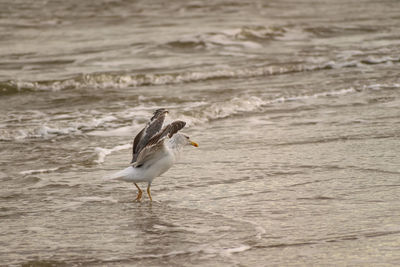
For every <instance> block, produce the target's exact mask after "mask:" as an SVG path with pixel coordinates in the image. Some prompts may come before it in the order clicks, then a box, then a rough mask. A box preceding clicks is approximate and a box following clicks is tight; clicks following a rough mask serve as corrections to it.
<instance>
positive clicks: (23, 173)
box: [19, 167, 61, 175]
mask: <svg viewBox="0 0 400 267" xmlns="http://www.w3.org/2000/svg"><path fill="white" fill-rule="evenodd" d="M60 168H61V167H57V168H50V169H38V170H27V171H22V172H19V173H20V174H22V175H27V174H38V173H49V172H54V171H57V170H59V169H60Z"/></svg>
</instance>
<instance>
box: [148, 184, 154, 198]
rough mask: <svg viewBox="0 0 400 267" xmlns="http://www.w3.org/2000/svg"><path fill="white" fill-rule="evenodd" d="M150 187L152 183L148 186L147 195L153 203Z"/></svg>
mask: <svg viewBox="0 0 400 267" xmlns="http://www.w3.org/2000/svg"><path fill="white" fill-rule="evenodd" d="M150 186H151V183H148V185H147V194H148V195H149V198H150V202H153V199H152V198H151V194H150Z"/></svg>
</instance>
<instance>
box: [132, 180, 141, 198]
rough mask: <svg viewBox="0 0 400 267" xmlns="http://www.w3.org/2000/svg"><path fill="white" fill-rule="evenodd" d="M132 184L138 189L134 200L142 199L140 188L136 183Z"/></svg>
mask: <svg viewBox="0 0 400 267" xmlns="http://www.w3.org/2000/svg"><path fill="white" fill-rule="evenodd" d="M133 184H134V185H135V186H136V188H137V189H138V193H137V196H136V199H135V201H139V202H140V200H141V199H142V189H140V187H139V186H138V185H137V184H136V183H133Z"/></svg>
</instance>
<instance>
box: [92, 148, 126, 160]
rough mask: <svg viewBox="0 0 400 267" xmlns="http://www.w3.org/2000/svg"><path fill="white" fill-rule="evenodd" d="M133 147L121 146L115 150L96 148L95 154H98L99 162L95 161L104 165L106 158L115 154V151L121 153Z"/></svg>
mask: <svg viewBox="0 0 400 267" xmlns="http://www.w3.org/2000/svg"><path fill="white" fill-rule="evenodd" d="M130 147H131V144H125V145H119V146H116V147H113V148H110V149H108V148H102V147H96V148H95V152H96V153H97V154H98V158H97V160H95V161H94V162H96V163H98V164H100V163H103V162H104V160H105V159H106V156H107V155H109V154H111V153H113V152H115V151H119V150H123V149H128V148H130Z"/></svg>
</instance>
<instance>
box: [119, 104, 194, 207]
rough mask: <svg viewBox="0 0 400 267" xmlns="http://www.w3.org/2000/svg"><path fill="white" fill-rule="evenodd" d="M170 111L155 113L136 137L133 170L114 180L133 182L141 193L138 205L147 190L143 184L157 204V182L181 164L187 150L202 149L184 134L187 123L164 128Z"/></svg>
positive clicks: (161, 110) (129, 169)
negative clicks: (142, 185)
mask: <svg viewBox="0 0 400 267" xmlns="http://www.w3.org/2000/svg"><path fill="white" fill-rule="evenodd" d="M168 113H169V112H168V110H166V109H164V108H160V109H157V110H156V111H154V113H153V116H152V117H151V118H150V120H149V121H148V122H147V124H146V126H145V127H144V128H143V129H142V130H141V131H140V132H139V133H138V134H137V135H136V136H135V138H134V140H133V147H132V160H131V162H130V166H129V167H127V168H125V169H123V170H121V171H119V172H117V173H115V174H114V175H112V176H111V179H115V180H122V181H126V182H133V184H134V185H135V186H136V188H137V190H138V193H137V196H136V199H135V201H137V202H140V201H141V199H142V194H143V190H142V189H141V188H140V187H139V186H138V184H137V183H139V182H147V190H146V191H147V195H148V196H149V199H150V202H152V201H153V199H152V197H151V193H150V186H151V184H152V182H153V179H154V178H156V177H158V176H160V175H162V174H163V173H165V172H166V171H168V170H169V169H170V168H171V167H172V166H173V165H174V163H175V162H176V161H177V160H178V158H179V156H180V154H181V152H182V149H183V147H184V146H187V145H191V146H194V147H198V146H199V145H198V144H197V143H196V142H193V141H192V140H190V138H189V136H187V135H185V134H183V133H180V132H179V131H180V130H181V129H183V128H184V127H185V125H186V122H184V121H181V120H176V121H173V122H172V123H170V124H166V125H164V121H165V117H166V115H167V114H168Z"/></svg>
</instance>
